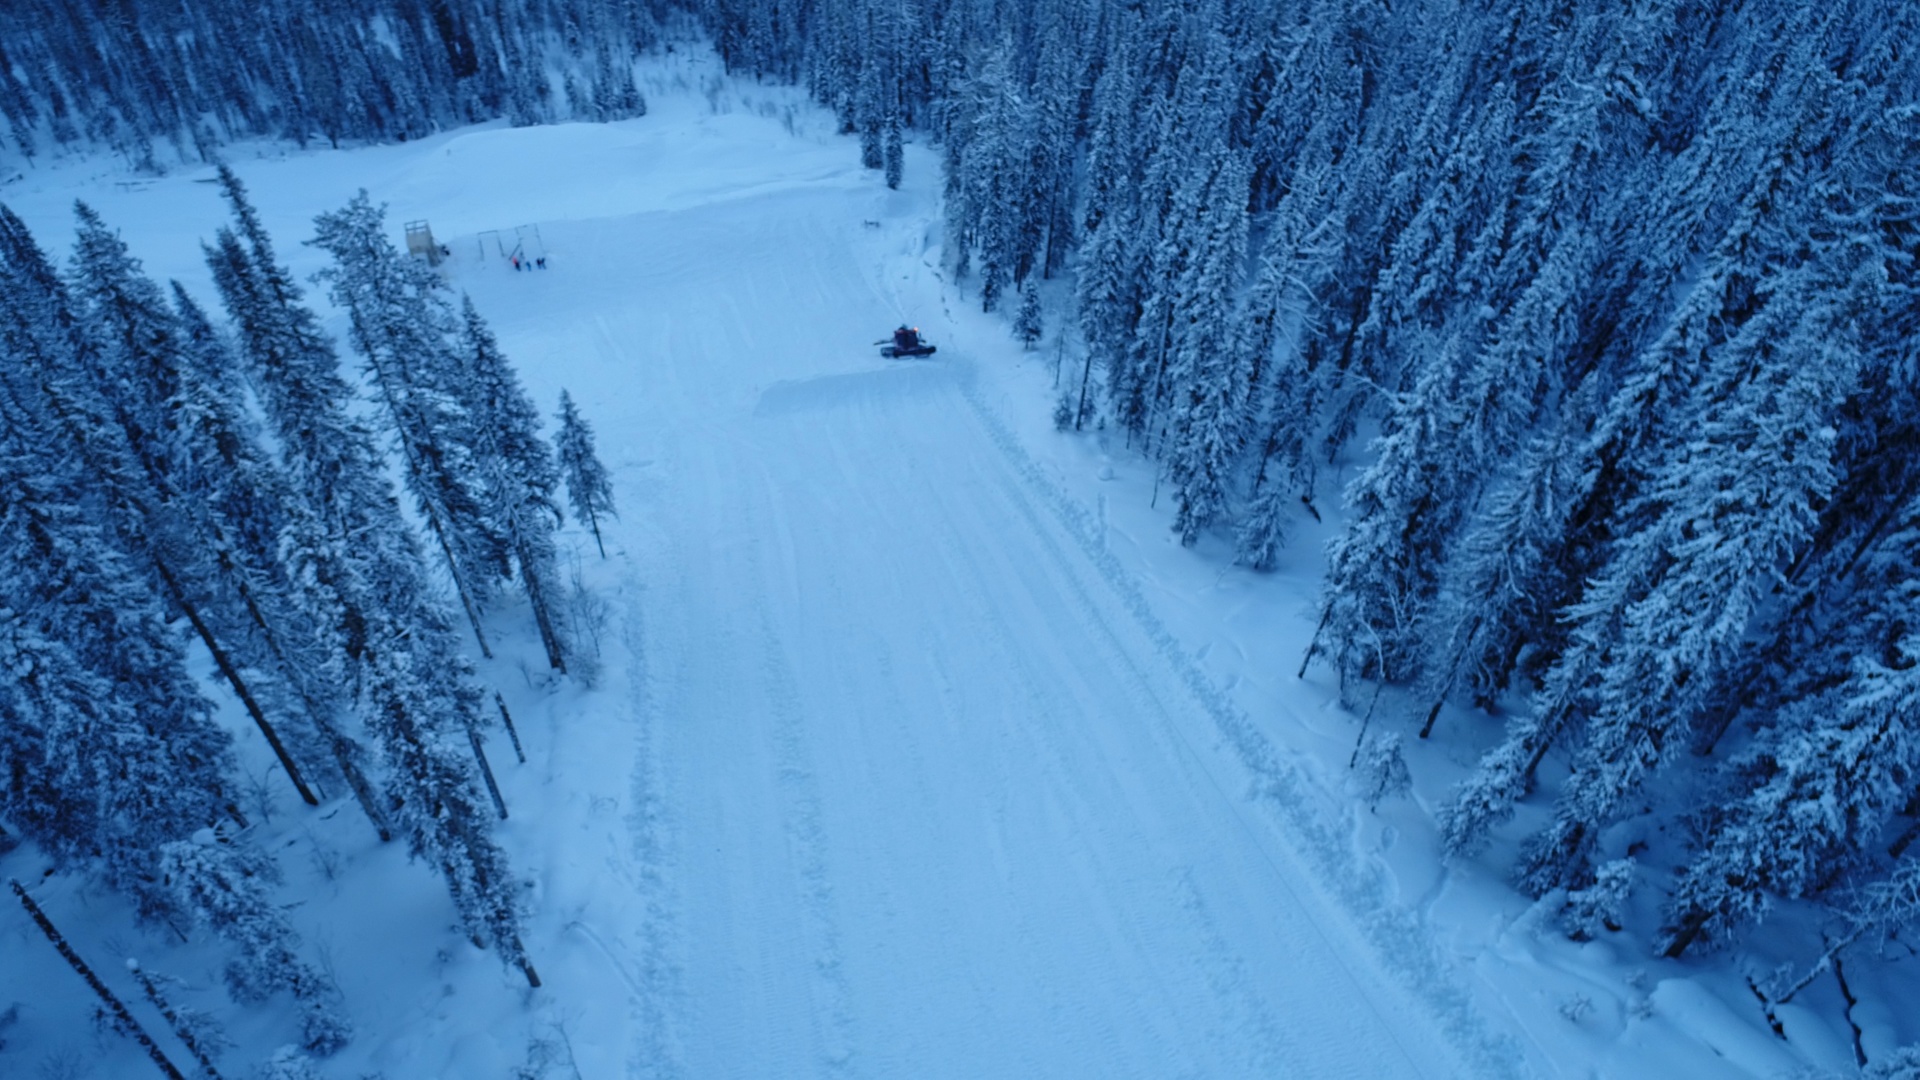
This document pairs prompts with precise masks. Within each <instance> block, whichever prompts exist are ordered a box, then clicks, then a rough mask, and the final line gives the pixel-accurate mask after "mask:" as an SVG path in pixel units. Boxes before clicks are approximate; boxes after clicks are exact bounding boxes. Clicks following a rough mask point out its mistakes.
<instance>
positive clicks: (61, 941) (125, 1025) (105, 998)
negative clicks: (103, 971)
mask: <svg viewBox="0 0 1920 1080" xmlns="http://www.w3.org/2000/svg"><path fill="white" fill-rule="evenodd" d="M7 884H8V885H11V886H13V895H15V896H17V897H19V898H20V903H21V904H22V905H23V906H25V907H26V909H27V914H28V915H31V916H33V921H34V922H35V923H36V924H38V925H39V927H40V932H41V933H43V934H45V935H47V940H48V941H50V942H52V943H53V947H54V948H55V949H57V950H59V952H60V957H61V959H63V960H65V961H66V962H67V964H68V965H69V966H71V967H72V968H73V970H74V972H75V973H76V974H78V975H79V976H80V977H81V978H82V979H85V980H86V982H87V985H88V986H89V987H92V988H93V992H94V993H95V994H97V995H99V997H100V1001H101V1002H102V1003H103V1004H105V1005H106V1007H107V1012H108V1013H110V1014H111V1015H112V1016H113V1018H114V1021H115V1022H116V1023H118V1024H119V1025H120V1030H121V1031H123V1032H125V1033H126V1034H127V1036H128V1037H129V1038H131V1039H132V1040H133V1041H134V1042H137V1043H139V1044H140V1048H141V1049H142V1050H145V1051H146V1052H147V1056H148V1057H150V1058H152V1059H153V1063H154V1064H155V1065H158V1066H160V1071H161V1072H162V1073H163V1074H165V1075H166V1077H167V1080H187V1078H186V1077H185V1076H183V1075H181V1073H180V1070H179V1069H177V1068H175V1067H174V1064H173V1062H171V1061H169V1060H167V1055H166V1053H165V1052H164V1051H162V1050H161V1049H160V1044H159V1043H156V1042H154V1041H153V1036H151V1035H149V1034H147V1029H146V1028H143V1027H141V1026H140V1021H138V1020H135V1019H134V1018H133V1014H132V1013H130V1012H128V1011H127V1007H126V1006H125V1005H123V1004H121V1003H120V999H119V998H118V997H116V996H114V993H113V991H112V990H109V989H107V984H106V983H103V982H101V981H100V976H98V975H95V974H94V973H93V969H92V968H90V967H88V966H87V962H86V961H85V960H82V959H80V954H79V953H77V952H74V951H73V946H71V945H69V944H67V939H66V938H64V937H62V936H61V934H60V931H59V930H57V929H55V928H54V925H53V920H52V919H49V918H47V913H46V912H44V911H41V910H40V905H39V904H36V903H34V902H33V897H31V896H28V895H27V890H25V889H23V888H21V887H20V883H19V882H18V881H16V880H14V879H13V878H8V879H7Z"/></svg>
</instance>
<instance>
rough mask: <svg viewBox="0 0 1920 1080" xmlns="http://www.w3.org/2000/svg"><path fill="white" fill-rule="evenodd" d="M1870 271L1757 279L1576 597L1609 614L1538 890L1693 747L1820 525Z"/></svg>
mask: <svg viewBox="0 0 1920 1080" xmlns="http://www.w3.org/2000/svg"><path fill="white" fill-rule="evenodd" d="M1836 271H1837V273H1838V275H1839V280H1838V281H1837V282H1836V281H1835V280H1834V277H1833V275H1834V274H1835V273H1836ZM1849 279H1851V280H1849ZM1871 282H1872V277H1871V275H1860V274H1856V273H1854V272H1853V271H1852V269H1851V268H1841V267H1823V266H1820V265H1818V264H1817V263H1816V264H1809V265H1806V266H1801V267H1795V268H1792V269H1789V270H1787V271H1784V272H1782V273H1781V274H1779V275H1777V276H1775V277H1774V278H1773V279H1771V280H1769V281H1767V282H1766V283H1765V284H1764V285H1763V286H1762V294H1763V296H1765V298H1766V299H1765V303H1766V306H1765V307H1764V308H1763V309H1762V310H1761V311H1760V312H1759V314H1758V315H1756V316H1755V317H1754V318H1752V319H1750V320H1749V321H1748V322H1747V324H1746V325H1745V326H1743V327H1742V328H1741V329H1740V331H1739V332H1738V333H1737V334H1736V335H1735V336H1734V337H1733V338H1732V339H1731V340H1729V341H1728V342H1727V343H1726V344H1724V345H1722V346H1721V347H1720V348H1719V349H1718V350H1716V355H1715V356H1714V357H1713V358H1712V361H1711V367H1710V369H1709V372H1708V374H1707V383H1706V385H1705V386H1704V387H1703V388H1702V392H1701V393H1699V394H1698V395H1697V397H1696V404H1695V406H1694V408H1695V410H1696V411H1695V412H1694V413H1693V416H1692V417H1691V420H1692V422H1691V423H1690V424H1686V425H1685V430H1687V434H1686V435H1684V436H1682V440H1681V441H1679V445H1676V446H1673V447H1672V448H1671V449H1669V450H1668V451H1667V456H1666V460H1665V461H1664V462H1662V467H1660V468H1659V469H1658V470H1657V471H1656V472H1655V473H1654V480H1653V483H1652V484H1651V485H1650V486H1649V488H1648V490H1647V491H1646V492H1645V493H1644V494H1643V495H1642V496H1641V497H1640V498H1641V499H1642V500H1644V501H1645V502H1646V503H1648V504H1649V506H1648V511H1649V512H1648V513H1647V514H1646V515H1645V516H1646V517H1647V518H1648V519H1650V520H1651V521H1652V525H1651V527H1649V528H1647V529H1646V530H1644V531H1642V532H1640V533H1637V534H1635V535H1634V536H1632V537H1631V538H1629V539H1627V540H1625V541H1623V542H1622V543H1621V545H1620V546H1619V548H1618V549H1617V551H1616V554H1615V555H1614V558H1613V560H1612V565H1610V566H1609V567H1608V569H1607V571H1606V572H1605V573H1604V574H1603V575H1602V576H1601V577H1600V578H1599V579H1597V580H1596V581H1595V582H1593V583H1592V584H1590V585H1589V587H1588V590H1587V594H1586V595H1585V596H1584V597H1583V598H1582V600H1581V603H1580V604H1579V605H1578V606H1577V607H1575V608H1574V609H1573V615H1574V617H1575V618H1576V619H1598V620H1604V621H1599V622H1596V623H1595V624H1594V629H1593V630H1591V631H1589V632H1590V633H1593V634H1594V635H1595V639H1596V643H1597V644H1600V645H1601V646H1602V647H1603V648H1604V649H1605V659H1604V660H1603V661H1602V662H1601V663H1600V664H1599V665H1597V670H1596V671H1595V679H1594V681H1593V682H1592V683H1591V684H1590V688H1582V697H1583V698H1585V699H1586V701H1587V702H1590V704H1585V709H1586V710H1588V711H1589V715H1588V716H1587V718H1586V720H1585V723H1584V725H1583V726H1584V730H1585V732H1586V739H1585V742H1584V744H1583V746H1582V747H1581V750H1580V753H1579V755H1578V756H1577V758H1576V760H1575V763H1574V775H1573V778H1572V779H1571V780H1570V781H1569V783H1568V785H1567V787H1566V789H1565V791H1564V792H1563V793H1562V794H1561V796H1560V799H1559V801H1558V802H1557V803H1556V806H1555V817H1554V821H1553V823H1552V824H1551V825H1550V826H1549V827H1548V828H1547V829H1546V830H1545V831H1544V832H1543V833H1542V834H1540V835H1539V836H1537V837H1536V838H1535V839H1534V840H1533V841H1532V842H1531V844H1530V845H1529V849H1528V852H1527V854H1526V857H1525V862H1524V866H1523V869H1522V874H1523V880H1524V881H1525V882H1526V884H1527V885H1528V887H1529V888H1530V889H1532V890H1534V891H1535V893H1536V894H1538V893H1540V892H1544V891H1546V890H1548V889H1552V888H1555V887H1577V886H1580V885H1583V884H1584V883H1585V882H1586V880H1587V879H1588V877H1589V876H1590V874H1591V870H1590V867H1589V865H1588V861H1589V859H1590V853H1591V851H1592V850H1593V847H1594V844H1595V842H1596V840H1597V838H1598V836H1597V834H1598V832H1599V831H1600V830H1601V829H1602V828H1604V827H1605V826H1606V825H1608V824H1611V823H1612V821H1613V819H1614V817H1615V815H1616V813H1617V809H1618V807H1619V805H1620V803H1621V802H1622V801H1623V800H1624V799H1625V798H1626V797H1628V796H1629V795H1630V794H1631V793H1632V792H1633V791H1634V790H1636V789H1637V788H1638V787H1639V785H1640V784H1641V783H1642V782H1643V781H1644V779H1645V778H1646V777H1647V776H1648V775H1649V774H1651V773H1652V772H1653V771H1654V770H1656V769H1658V768H1660V767H1661V766H1662V765H1663V764H1664V763H1665V762H1666V761H1667V760H1668V759H1669V758H1670V757H1671V756H1672V755H1673V754H1674V753H1675V752H1676V751H1677V750H1678V749H1679V748H1680V747H1681V746H1683V745H1684V744H1685V741H1686V740H1685V738H1684V732H1685V723H1686V720H1687V719H1688V718H1689V717H1691V716H1692V715H1694V714H1695V712H1696V711H1697V707H1698V702H1699V701H1700V700H1701V698H1702V696H1703V694H1704V693H1705V692H1706V690H1707V688H1709V687H1711V686H1712V685H1713V683H1714V680H1715V679H1716V678H1717V677H1718V676H1720V675H1721V674H1722V673H1724V672H1725V671H1726V670H1727V668H1728V667H1729V666H1730V664H1731V663H1732V659H1733V655H1734V653H1735V652H1736V650H1737V649H1738V648H1739V647H1740V643H1741V640H1742V638H1743V636H1744V634H1745V633H1746V631H1747V629H1748V625H1749V623H1750V622H1751V620H1752V619H1753V617H1754V614H1755V612H1756V609H1757V607H1758V605H1759V603H1760V602H1761V600H1762V598H1763V595H1764V593H1765V591H1766V590H1767V589H1768V588H1769V586H1770V585H1771V584H1772V583H1773V582H1774V581H1775V580H1776V579H1777V577H1778V575H1779V574H1780V572H1781V569H1782V568H1783V567H1784V566H1786V565H1787V563H1788V560H1789V559H1790V558H1791V557H1792V556H1793V555H1794V554H1795V553H1796V552H1797V551H1798V550H1799V549H1800V546H1801V545H1802V544H1804V543H1805V542H1806V540H1807V538H1808V537H1809V536H1810V535H1811V533H1812V530H1813V527H1814V524H1815V517H1816V515H1817V513H1818V511H1819V508H1820V507H1821V506H1822V505H1824V504H1825V503H1826V502H1827V500H1828V499H1829V498H1830V497H1831V495H1832V493H1833V488H1834V484H1835V482H1836V479H1835V463H1834V461H1833V450H1834V443H1835V438H1836V432H1835V429H1834V427H1833V424H1834V423H1835V421H1836V420H1837V419H1838V410H1839V408H1840V406H1841V404H1842V402H1843V401H1844V400H1845V399H1846V398H1847V397H1848V396H1849V395H1850V394H1851V393H1852V392H1853V390H1854V388H1855V384H1856V381H1857V379H1858V378H1859V355H1858V345H1857V342H1856V341H1855V340H1854V339H1853V334H1852V328H1853V327H1854V325H1855V324H1856V321H1857V319H1858V316H1859V315H1860V314H1861V312H1862V311H1863V310H1864V309H1865V308H1867V307H1868V306H1870V305H1872V304H1873V303H1875V302H1876V300H1875V296H1874V290H1873V289H1872V288H1871ZM1835 286H1837V287H1835ZM1636 516H1639V515H1636ZM1641 582H1645V583H1646V584H1645V586H1640V583H1641ZM1602 627H1604V628H1605V629H1604V630H1602V629H1601V628H1602ZM1602 635H1604V636H1602ZM1589 695H1590V696H1589Z"/></svg>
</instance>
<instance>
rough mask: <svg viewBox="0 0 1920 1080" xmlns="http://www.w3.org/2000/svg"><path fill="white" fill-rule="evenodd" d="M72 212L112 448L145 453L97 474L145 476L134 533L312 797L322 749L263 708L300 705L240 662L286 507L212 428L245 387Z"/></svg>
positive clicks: (93, 224) (102, 233)
mask: <svg viewBox="0 0 1920 1080" xmlns="http://www.w3.org/2000/svg"><path fill="white" fill-rule="evenodd" d="M75 212H76V216H77V217H78V218H79V232H78V237H77V239H76V242H75V245H74V265H73V273H72V278H73V282H74V292H75V299H76V300H77V301H78V304H79V308H78V313H79V315H80V316H81V317H82V318H84V319H85V321H86V322H87V323H88V324H89V326H90V328H91V330H92V333H93V335H94V337H95V338H96V339H97V342H98V351H99V355H100V357H101V362H100V370H101V372H102V375H103V378H102V380H101V382H100V385H99V386H98V387H97V389H98V392H99V396H100V398H101V399H102V400H103V401H109V400H110V402H111V406H110V407H111V408H112V411H113V415H114V417H115V419H116V421H117V426H118V428H119V429H120V431H119V434H120V435H121V436H123V439H115V440H113V442H114V443H117V444H118V445H119V446H121V447H124V453H122V454H116V455H115V456H116V457H124V458H128V459H132V460H134V461H137V462H138V465H139V478H138V480H137V481H136V480H135V478H134V477H133V476H132V475H130V474H131V472H132V470H130V469H115V468H112V467H106V466H103V467H100V468H98V469H97V470H96V471H97V473H98V475H100V476H101V477H102V478H103V479H107V480H108V482H109V483H113V484H115V485H117V486H119V487H121V488H123V489H130V488H131V487H133V486H134V485H135V484H136V483H137V484H138V488H139V490H122V491H121V493H120V500H121V501H122V502H124V503H125V504H127V505H129V506H132V507H134V508H136V509H137V513H138V516H139V524H138V528H139V536H138V538H137V539H136V540H135V543H137V544H138V545H139V546H140V547H141V548H143V549H144V550H145V552H146V558H147V561H148V562H149V563H150V564H151V567H152V570H153V572H154V574H155V576H156V582H157V585H158V588H159V590H160V591H161V592H162V593H163V594H165V595H167V596H168V597H169V598H170V599H171V600H172V601H173V602H174V603H176V604H178V605H179V606H180V608H181V610H182V611H183V612H184V613H185V614H186V615H187V617H188V619H189V621H190V622H191V624H192V625H193V628H194V630H195V632H196V633H197V634H198V635H199V636H200V638H201V640H202V642H203V643H204V644H205V645H206V647H207V650H208V652H209V653H210V654H211V655H212V656H213V658H214V661H215V663H216V665H217V666H218V667H219V669H220V672H221V675H222V677H223V678H224V679H225V680H226V681H227V682H228V684H229V685H230V686H231V687H232V688H233V690H234V692H235V694H236V695H237V696H238V697H239V699H240V701H241V703H242V704H243V705H244V706H245V707H246V710H247V712H248V714H249V715H250V716H251V717H252V719H253V721H254V724H255V725H256V726H257V727H258V728H259V729H260V731H261V733H262V735H264V736H265V738H266V741H267V744H268V746H269V747H271V748H272V750H273V751H274V754H275V755H276V757H277V758H278V760H279V762H280V765H281V768H282V769H283V771H284V772H285V773H286V775H287V778H288V779H289V780H290V781H291V782H292V783H293V785H294V787H295V788H296V790H298V791H299V793H300V795H301V797H302V798H303V799H304V800H305V801H306V802H307V803H308V804H309V805H314V804H317V803H318V799H317V797H316V796H315V795H314V793H313V792H312V790H311V789H310V788H309V786H308V783H307V780H306V779H305V777H304V775H303V769H302V767H301V765H300V764H299V761H301V760H311V759H312V757H313V756H314V755H313V754H312V752H311V750H310V749H309V748H308V747H307V746H306V745H305V744H306V743H308V742H309V741H310V740H311V738H312V734H313V733H312V732H310V731H308V730H306V728H305V727H304V726H303V725H300V724H298V723H292V724H284V723H278V722H276V721H274V720H270V719H269V717H268V715H267V712H268V708H271V709H272V711H273V712H275V713H276V714H278V716H279V718H280V719H281V720H287V719H291V717H292V716H293V715H296V714H290V713H289V712H288V711H287V710H285V709H284V708H281V707H280V704H281V703H278V702H274V701H272V700H270V695H269V694H268V693H267V692H266V688H265V687H264V686H262V685H260V680H258V679H256V678H255V677H254V676H253V675H251V674H246V673H244V672H243V668H245V667H248V666H251V665H250V663H249V662H250V661H252V660H256V659H258V657H257V656H255V655H254V654H253V653H254V650H252V649H250V648H249V645H250V644H251V643H252V639H253V634H252V629H253V627H252V626H251V625H250V622H252V621H257V620H259V619H260V618H261V617H262V613H263V612H264V611H268V610H275V609H274V608H273V606H272V605H271V604H266V603H263V600H264V596H263V594H264V593H265V592H267V591H269V590H270V589H271V588H272V584H271V583H270V582H269V581H268V580H266V578H267V571H266V569H265V568H266V567H267V566H269V565H271V555H270V552H271V546H272V543H273V540H272V535H273V533H274V532H275V531H276V530H277V527H278V517H279V513H280V512H279V510H278V509H277V507H276V506H275V505H274V504H275V502H276V501H277V496H278V492H263V491H259V490H255V485H258V484H260V483H262V482H266V483H268V484H269V485H271V484H272V478H271V477H270V475H269V473H268V472H265V471H262V470H260V469H258V468H251V470H250V471H249V473H248V475H247V476H245V477H236V476H234V475H232V472H233V471H235V470H243V469H250V467H251V466H256V465H260V464H264V463H261V462H259V461H258V460H257V454H252V453H251V447H250V445H248V442H249V436H248V432H247V431H246V430H245V429H244V428H243V427H240V426H238V425H235V424H231V423H229V424H228V425H226V426H225V427H224V429H223V430H220V431H209V430H208V429H207V427H206V426H205V422H206V421H208V420H209V419H211V417H212V411H215V410H217V411H219V412H220V413H222V414H224V415H225V416H228V417H231V416H233V415H235V414H236V413H237V407H236V406H237V401H238V399H237V397H230V398H229V400H228V401H225V402H223V401H220V400H219V397H220V396H221V395H223V394H225V395H232V394H233V392H234V390H235V389H237V387H234V386H231V385H229V386H224V387H223V386H218V385H209V384H208V382H207V381H206V376H207V375H208V374H209V373H208V372H207V371H206V369H204V368H203V367H202V366H201V365H200V364H199V363H198V360H199V358H198V357H196V356H194V355H191V348H192V343H191V341H190V339H189V336H188V332H187V330H186V328H185V327H184V326H183V325H182V324H181V323H180V322H179V320H178V318H177V316H176V314H175V312H174V311H173V309H172V308H171V307H169V306H168V304H167V302H166V298H165V296H164V294H163V293H162V292H161V291H160V288H159V287H158V286H157V285H155V284H154V283H153V282H152V281H151V280H150V279H149V278H147V277H146V275H145V274H144V273H143V272H142V271H141V268H140V263H139V260H137V259H134V258H133V257H132V255H131V254H130V253H129V252H128V250H127V247H126V245H125V244H124V243H123V242H122V241H121V240H120V238H119V236H118V235H116V234H115V233H114V232H113V231H112V230H111V229H109V228H107V226H106V224H105V223H104V222H103V221H101V219H100V217H99V215H97V214H96V213H94V212H93V210H92V209H91V208H89V207H88V206H86V205H85V204H84V203H82V204H79V205H78V206H77V207H76V210H75ZM20 257H22V258H31V257H32V256H31V254H30V253H22V254H21V256H20ZM190 386H191V389H192V392H193V393H192V398H193V401H194V405H193V406H191V408H192V409H193V410H194V411H192V412H188V411H187V410H188V409H189V407H190V406H189V404H188V402H189V388H190ZM103 438H104V436H103ZM209 438H211V439H212V440H214V443H215V444H214V445H209V444H207V442H206V441H205V440H206V439H209ZM89 445H90V446H91V448H92V449H91V452H89V455H88V456H89V457H90V458H92V459H93V460H95V461H101V460H102V459H103V458H104V456H105V455H106V454H107V453H108V452H110V450H111V447H110V446H108V445H106V444H104V443H103V442H102V440H101V439H95V440H89ZM234 514H238V515H240V518H239V520H235V518H234V517H233V516H232V515H234ZM262 699H269V700H265V701H264V702H263V700H262ZM263 704H264V705H265V706H267V707H268V708H263ZM296 750H297V752H296Z"/></svg>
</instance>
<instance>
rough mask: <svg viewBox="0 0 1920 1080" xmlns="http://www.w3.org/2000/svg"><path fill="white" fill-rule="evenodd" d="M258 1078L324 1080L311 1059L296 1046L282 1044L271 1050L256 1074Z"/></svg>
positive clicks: (272, 1079) (271, 1079)
mask: <svg viewBox="0 0 1920 1080" xmlns="http://www.w3.org/2000/svg"><path fill="white" fill-rule="evenodd" d="M256 1075H257V1076H258V1077H259V1080H326V1078H325V1077H323V1076H321V1075H320V1070H318V1069H316V1068H314V1067H313V1059H312V1058H310V1057H308V1056H307V1055H306V1054H304V1053H302V1052H301V1050H300V1048H299V1047H297V1046H283V1047H281V1048H280V1049H278V1050H275V1051H274V1052H273V1056H272V1057H271V1058H268V1059H267V1063H266V1064H265V1065H262V1066H261V1067H260V1071H259V1073H257V1074H256Z"/></svg>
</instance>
